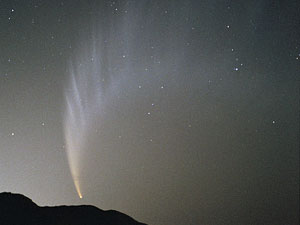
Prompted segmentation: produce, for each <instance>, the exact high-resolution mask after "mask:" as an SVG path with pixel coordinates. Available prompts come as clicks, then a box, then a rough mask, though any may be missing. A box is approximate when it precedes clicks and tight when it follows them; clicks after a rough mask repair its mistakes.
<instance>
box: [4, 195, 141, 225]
mask: <svg viewBox="0 0 300 225" xmlns="http://www.w3.org/2000/svg"><path fill="white" fill-rule="evenodd" d="M0 224H1V225H145V224H144V223H139V222H137V221H135V220H134V219H133V218H131V217H130V216H127V215H125V214H123V213H120V212H118V211H114V210H107V211H104V210H101V209H98V208H97V207H94V206H90V205H81V206H56V207H40V206H38V205H37V204H35V203H34V202H33V201H32V200H31V199H29V198H27V197H25V196H23V195H21V194H12V193H7V192H3V193H0Z"/></svg>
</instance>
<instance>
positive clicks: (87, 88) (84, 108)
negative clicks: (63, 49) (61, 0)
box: [63, 34, 117, 198]
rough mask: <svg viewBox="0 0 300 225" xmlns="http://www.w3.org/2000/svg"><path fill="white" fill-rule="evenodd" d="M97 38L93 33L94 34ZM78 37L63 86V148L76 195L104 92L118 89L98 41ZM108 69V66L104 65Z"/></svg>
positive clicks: (79, 193) (99, 114) (100, 111)
mask: <svg viewBox="0 0 300 225" xmlns="http://www.w3.org/2000/svg"><path fill="white" fill-rule="evenodd" d="M93 36H94V37H93V38H94V39H95V40H97V37H96V34H94V35H93ZM89 40H90V38H86V40H81V42H82V43H79V46H81V48H80V49H77V50H78V51H77V52H76V51H74V52H76V53H75V55H74V56H73V57H72V58H71V59H70V61H69V64H68V73H67V75H68V80H67V86H66V87H65V88H64V96H65V107H64V114H63V117H64V119H63V123H64V124H63V127H64V136H65V150H66V155H67V159H68V164H69V168H70V173H71V176H72V179H73V183H74V186H75V189H76V192H77V194H78V196H79V198H82V197H83V193H82V167H83V165H82V163H83V162H82V161H83V160H82V158H83V155H84V154H85V153H86V150H87V146H88V142H89V134H90V133H91V132H92V130H93V126H94V125H95V121H97V123H99V120H100V119H99V118H100V117H101V113H102V112H103V109H104V108H105V102H108V101H107V98H106V96H113V94H114V93H115V91H114V90H116V89H117V85H115V84H116V82H114V81H112V79H111V77H110V76H109V74H107V70H104V69H103V67H104V66H105V65H104V63H103V62H102V61H101V52H100V51H99V49H101V48H100V47H101V46H99V45H101V42H97V41H94V42H92V43H89ZM106 69H107V66H106Z"/></svg>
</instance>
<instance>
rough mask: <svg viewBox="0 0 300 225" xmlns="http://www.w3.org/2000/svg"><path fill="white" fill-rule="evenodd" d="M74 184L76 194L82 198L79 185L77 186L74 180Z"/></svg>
mask: <svg viewBox="0 0 300 225" xmlns="http://www.w3.org/2000/svg"><path fill="white" fill-rule="evenodd" d="M74 184H75V188H76V191H77V194H78V196H79V198H82V194H81V191H80V187H79V183H78V181H77V180H74Z"/></svg>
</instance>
